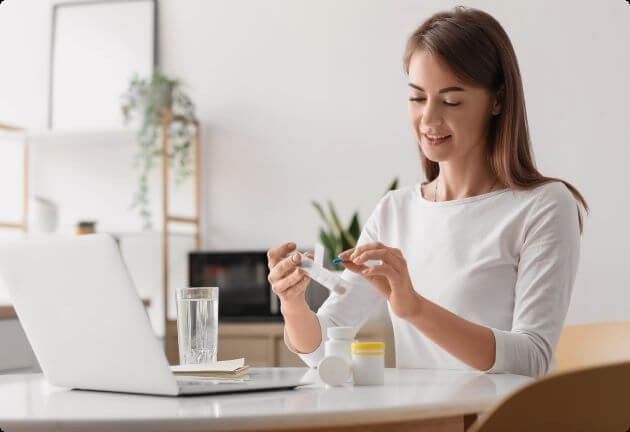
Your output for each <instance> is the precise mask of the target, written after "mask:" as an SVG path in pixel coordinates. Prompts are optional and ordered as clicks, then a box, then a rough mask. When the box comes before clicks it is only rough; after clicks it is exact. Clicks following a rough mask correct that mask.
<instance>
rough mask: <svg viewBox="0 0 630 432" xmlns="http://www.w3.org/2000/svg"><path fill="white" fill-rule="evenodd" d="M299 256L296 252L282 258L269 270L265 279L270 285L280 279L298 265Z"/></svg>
mask: <svg viewBox="0 0 630 432" xmlns="http://www.w3.org/2000/svg"><path fill="white" fill-rule="evenodd" d="M300 260H301V257H300V255H299V254H298V253H294V254H291V255H289V256H288V257H286V258H284V259H283V260H282V261H280V262H279V263H278V264H276V266H275V267H273V268H272V269H271V271H270V272H269V276H268V277H267V280H268V281H269V283H271V284H272V285H273V284H274V283H276V282H277V281H279V280H280V279H282V278H283V277H284V276H285V275H286V274H287V273H290V272H292V271H293V269H294V268H296V267H297V266H299V265H300Z"/></svg>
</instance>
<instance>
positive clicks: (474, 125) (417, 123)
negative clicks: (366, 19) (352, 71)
mask: <svg viewBox="0 0 630 432" xmlns="http://www.w3.org/2000/svg"><path fill="white" fill-rule="evenodd" d="M491 102H492V105H491ZM408 110H409V119H410V121H411V127H412V128H413V131H414V133H415V134H416V139H417V140H418V143H419V145H420V149H421V150H422V153H423V154H424V155H425V156H426V157H427V158H428V159H429V160H432V161H434V162H442V161H454V160H457V159H460V160H466V159H468V158H469V157H471V156H473V154H472V153H471V152H479V155H482V154H483V152H484V150H485V141H486V136H487V128H488V124H489V120H490V117H491V115H492V114H498V112H499V111H500V106H499V105H498V104H496V103H495V102H494V97H493V95H492V94H491V92H489V91H488V90H486V89H484V88H480V87H471V86H470V85H464V84H463V83H462V82H461V81H460V80H459V79H458V78H457V77H456V76H455V74H453V72H451V70H450V69H449V67H448V66H447V65H446V64H445V63H444V62H443V61H441V59H440V58H438V57H437V56H433V55H431V54H428V53H426V52H425V51H422V50H419V51H416V52H415V53H414V54H413V56H412V57H411V60H410V62H409V105H408ZM445 136H446V137H447V138H445V139H435V140H431V137H433V138H436V137H445Z"/></svg>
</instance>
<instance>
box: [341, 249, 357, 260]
mask: <svg viewBox="0 0 630 432" xmlns="http://www.w3.org/2000/svg"><path fill="white" fill-rule="evenodd" d="M352 252H354V248H351V249H346V250H345V251H343V252H341V253H340V254H339V255H337V256H338V257H339V258H341V259H343V260H345V259H348V258H350V255H351V254H352Z"/></svg>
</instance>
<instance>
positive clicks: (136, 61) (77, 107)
mask: <svg viewBox="0 0 630 432" xmlns="http://www.w3.org/2000/svg"><path fill="white" fill-rule="evenodd" d="M51 29H52V35H51V48H50V78H49V83H50V84H49V106H48V127H49V128H51V129H64V130H73V129H81V130H86V129H87V130H90V129H108V128H119V127H121V126H122V125H123V116H122V112H121V95H122V94H123V93H124V91H125V90H127V87H128V86H129V82H130V80H131V78H132V77H133V76H134V74H138V75H139V76H141V77H148V76H150V75H151V73H152V72H153V70H154V68H155V67H156V66H157V60H158V59H157V0H95V1H78V2H67V3H57V4H55V5H53V11H52V27H51Z"/></svg>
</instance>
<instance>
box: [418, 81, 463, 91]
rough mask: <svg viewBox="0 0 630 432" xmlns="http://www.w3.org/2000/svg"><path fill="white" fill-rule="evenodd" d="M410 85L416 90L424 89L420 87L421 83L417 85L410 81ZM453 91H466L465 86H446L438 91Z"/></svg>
mask: <svg viewBox="0 0 630 432" xmlns="http://www.w3.org/2000/svg"><path fill="white" fill-rule="evenodd" d="M409 87H413V88H415V89H416V90H420V91H422V92H423V91H424V89H423V88H422V87H420V86H419V85H415V84H413V83H409ZM452 91H465V90H464V89H463V88H461V87H455V86H453V87H445V88H443V89H442V90H440V91H439V92H438V93H447V92H452Z"/></svg>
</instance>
